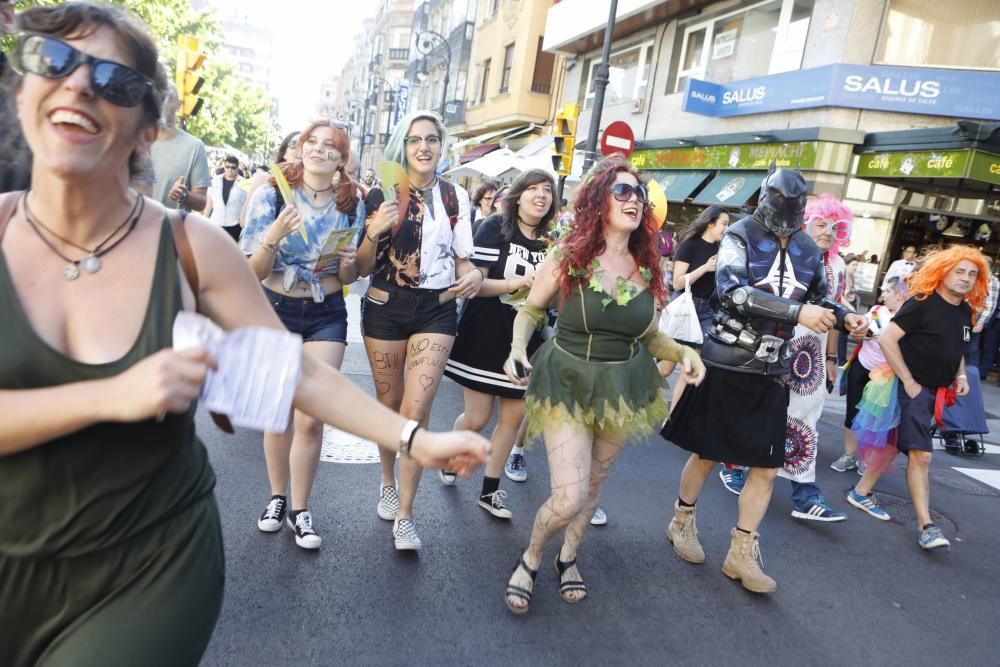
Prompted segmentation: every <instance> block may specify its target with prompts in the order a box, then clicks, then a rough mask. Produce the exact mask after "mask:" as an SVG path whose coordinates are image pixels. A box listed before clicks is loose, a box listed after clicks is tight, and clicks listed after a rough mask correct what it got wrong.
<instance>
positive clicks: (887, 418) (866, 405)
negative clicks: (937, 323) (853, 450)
mask: <svg viewBox="0 0 1000 667" xmlns="http://www.w3.org/2000/svg"><path fill="white" fill-rule="evenodd" d="M869 378H871V380H870V381H869V382H868V384H867V385H865V391H864V393H863V394H862V395H861V400H860V401H859V402H858V416H857V417H855V418H854V423H853V424H851V430H852V431H854V435H855V436H856V437H857V439H858V452H859V454H860V455H861V458H862V459H863V460H864V461H865V464H866V465H868V466H869V467H874V468H876V469H877V470H884V469H885V468H887V467H888V466H889V464H890V463H892V461H893V459H895V458H896V454H897V452H898V450H897V449H896V438H897V436H898V434H899V396H898V393H897V392H898V389H897V387H898V385H899V381H898V380H897V379H896V376H895V374H893V372H892V369H891V368H890V367H889V364H882V365H880V366H878V367H876V368H875V369H873V370H872V371H871V372H870V373H869Z"/></svg>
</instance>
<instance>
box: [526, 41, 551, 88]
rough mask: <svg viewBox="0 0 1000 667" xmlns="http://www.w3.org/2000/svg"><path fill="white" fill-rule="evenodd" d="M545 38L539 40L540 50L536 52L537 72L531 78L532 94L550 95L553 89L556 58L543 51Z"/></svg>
mask: <svg viewBox="0 0 1000 667" xmlns="http://www.w3.org/2000/svg"><path fill="white" fill-rule="evenodd" d="M543 41H545V38H544V37H539V38H538V50H537V51H535V72H534V74H532V76H531V92H533V93H541V94H543V95H548V94H549V92H550V90H551V88H552V70H553V69H554V66H555V61H556V56H555V54H553V53H548V52H547V51H542V42H543Z"/></svg>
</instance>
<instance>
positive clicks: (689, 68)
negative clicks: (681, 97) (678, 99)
mask: <svg viewBox="0 0 1000 667" xmlns="http://www.w3.org/2000/svg"><path fill="white" fill-rule="evenodd" d="M814 3H815V0H765V2H759V3H757V4H755V5H752V6H750V7H747V8H744V9H740V10H737V11H734V12H730V13H728V14H723V15H721V16H717V17H715V18H713V19H710V20H708V21H702V22H700V23H695V24H690V25H688V26H686V27H685V28H684V37H683V39H682V40H681V41H680V43H681V46H680V51H679V52H678V53H677V54H676V55H677V57H676V58H675V59H674V60H675V62H677V63H678V68H677V73H676V76H675V77H674V78H673V80H672V81H669V82H668V84H667V92H668V93H671V92H678V93H679V92H683V90H684V86H685V85H686V83H687V80H688V79H689V78H696V79H705V80H707V81H713V82H715V83H728V82H730V81H741V80H743V79H752V78H754V77H758V76H765V75H767V74H777V73H779V72H788V71H792V70H797V69H799V68H800V67H801V66H802V53H803V51H804V49H805V44H806V36H807V35H808V33H809V22H810V18H811V16H812V11H813V5H814Z"/></svg>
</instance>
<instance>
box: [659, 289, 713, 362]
mask: <svg viewBox="0 0 1000 667" xmlns="http://www.w3.org/2000/svg"><path fill="white" fill-rule="evenodd" d="M660 331H662V332H663V333H665V334H667V335H668V336H670V337H671V338H673V339H674V340H682V341H684V342H686V343H696V344H699V345H700V344H701V342H702V340H703V337H702V334H701V322H699V321H698V310H697V309H696V308H695V307H694V299H693V298H692V297H691V279H690V278H688V276H684V293H683V294H681V295H680V296H679V297H677V298H676V299H674V300H673V301H671V302H670V303H669V304H668V305H667V309H666V310H665V311H664V313H663V316H662V317H661V318H660Z"/></svg>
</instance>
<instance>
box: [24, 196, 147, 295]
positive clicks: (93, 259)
mask: <svg viewBox="0 0 1000 667" xmlns="http://www.w3.org/2000/svg"><path fill="white" fill-rule="evenodd" d="M29 192H30V191H29ZM23 203H24V219H25V220H27V222H28V226H29V227H31V229H32V231H34V232H35V234H37V235H38V238H40V239H41V240H42V241H43V242H44V243H45V245H47V246H48V247H49V250H51V251H52V252H54V253H55V254H56V255H58V256H59V257H60V258H61V259H63V260H64V261H66V262H68V264H67V265H66V267H65V268H64V269H63V278H65V279H66V280H76V279H77V278H79V277H80V269H83V270H84V271H86V272H87V273H97V272H98V271H100V270H101V267H103V266H104V263H103V262H102V261H101V256H102V255H104V254H107V253H108V252H110V251H111V250H112V249H113V248H114V247H115V246H117V245H118V244H119V243H121V242H122V241H124V240H125V237H126V236H128V235H129V234H130V233H132V230H133V229H135V226H136V224H137V223H138V222H139V218H141V217H142V213H143V211H144V210H145V208H146V202H145V199H144V198H143V197H142V196H141V195H138V194H137V195H136V199H135V202H134V203H133V204H132V210H131V211H129V214H128V216H126V218H125V220H124V221H122V223H121V224H120V225H118V226H117V227H115V228H114V230H113V231H112V232H111V233H110V234H109V235H108V236H107V238H105V239H104V240H103V241H101V242H100V243H98V244H97V246H96V247H95V248H94V249H93V250H90V249H88V248H84V247H83V246H81V245H77V244H76V243H74V242H73V241H70V240H69V239H67V238H64V237H62V236H60V235H59V234H57V233H55V232H54V231H52V230H51V229H49V228H48V227H46V226H45V225H44V224H42V222H41V221H40V220H39V219H38V218H36V217H35V216H34V214H33V213H32V212H31V208H30V207H29V206H28V192H25V193H24V198H23ZM136 209H138V210H139V212H138V213H136ZM133 215H135V217H132V216H133ZM129 222H131V223H132V226H131V227H129V229H128V231H126V232H125V234H123V235H122V236H121V237H120V238H119V239H118V240H117V241H115V242H114V243H112V244H111V245H109V246H108V247H106V248H105V247H104V246H105V245H106V244H107V243H108V242H109V241H110V240H111V239H113V238H114V237H115V236H117V234H118V232H120V231H121V230H122V228H123V227H125V225H127V224H128V223H129ZM39 227H41V229H44V230H45V231H46V232H48V233H49V234H51V235H52V236H54V237H56V238H57V239H59V240H60V241H62V242H63V243H65V244H66V245H70V246H73V247H74V248H76V249H77V250H82V251H84V252H85V253H87V256H86V257H84V258H83V259H70V258H69V257H67V256H66V255H64V254H62V253H61V252H59V249H58V248H56V247H55V245H53V244H52V242H51V241H49V240H48V239H47V238H45V235H44V234H42V231H41V229H39Z"/></svg>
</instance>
